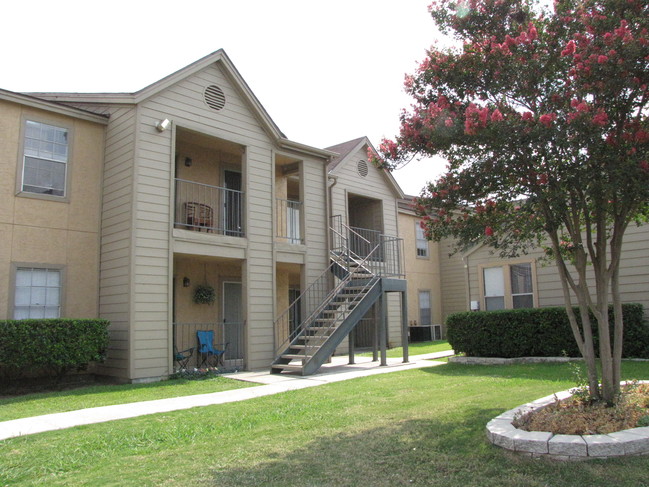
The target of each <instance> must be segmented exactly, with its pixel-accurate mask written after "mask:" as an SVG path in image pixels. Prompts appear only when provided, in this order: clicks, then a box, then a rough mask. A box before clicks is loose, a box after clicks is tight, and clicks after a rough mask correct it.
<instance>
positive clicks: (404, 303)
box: [400, 292, 410, 364]
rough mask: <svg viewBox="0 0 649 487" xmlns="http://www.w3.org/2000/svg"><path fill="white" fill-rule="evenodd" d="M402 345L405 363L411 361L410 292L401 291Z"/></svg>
mask: <svg viewBox="0 0 649 487" xmlns="http://www.w3.org/2000/svg"><path fill="white" fill-rule="evenodd" d="M400 294H401V347H402V348H403V363H404V364H407V363H408V362H409V361H410V354H409V352H408V293H405V292H401V293H400Z"/></svg>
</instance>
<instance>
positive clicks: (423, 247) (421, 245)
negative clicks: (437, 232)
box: [415, 220, 430, 259]
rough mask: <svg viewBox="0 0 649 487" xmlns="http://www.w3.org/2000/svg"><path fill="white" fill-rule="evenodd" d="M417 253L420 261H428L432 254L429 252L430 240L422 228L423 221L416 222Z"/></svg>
mask: <svg viewBox="0 0 649 487" xmlns="http://www.w3.org/2000/svg"><path fill="white" fill-rule="evenodd" d="M415 252H417V258H418V259H428V258H429V257H430V252H429V250H428V239H426V234H425V233H424V229H423V228H421V220H419V221H416V222H415Z"/></svg>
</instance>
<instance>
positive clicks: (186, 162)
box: [185, 157, 192, 167]
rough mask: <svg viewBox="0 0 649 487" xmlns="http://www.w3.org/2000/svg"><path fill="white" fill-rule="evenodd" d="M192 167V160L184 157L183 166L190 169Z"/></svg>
mask: <svg viewBox="0 0 649 487" xmlns="http://www.w3.org/2000/svg"><path fill="white" fill-rule="evenodd" d="M191 165H192V158H191V157H185V166H187V167H191Z"/></svg>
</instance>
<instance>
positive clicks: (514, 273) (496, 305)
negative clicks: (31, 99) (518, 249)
mask: <svg viewBox="0 0 649 487" xmlns="http://www.w3.org/2000/svg"><path fill="white" fill-rule="evenodd" d="M482 280H483V287H482V288H483V289H482V291H483V298H484V306H485V309H486V310H487V311H493V310H498V309H512V308H513V309H518V308H533V307H534V286H533V284H532V283H533V268H532V264H531V263H530V262H524V263H518V264H508V265H504V266H498V267H484V268H483V269H482Z"/></svg>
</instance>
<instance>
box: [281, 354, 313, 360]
mask: <svg viewBox="0 0 649 487" xmlns="http://www.w3.org/2000/svg"><path fill="white" fill-rule="evenodd" d="M311 357H313V355H304V354H303V353H285V354H283V355H282V358H285V359H291V360H305V359H307V360H308V359H310V358H311Z"/></svg>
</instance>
